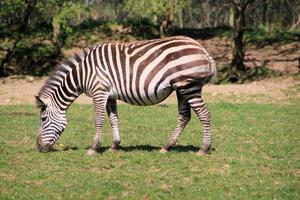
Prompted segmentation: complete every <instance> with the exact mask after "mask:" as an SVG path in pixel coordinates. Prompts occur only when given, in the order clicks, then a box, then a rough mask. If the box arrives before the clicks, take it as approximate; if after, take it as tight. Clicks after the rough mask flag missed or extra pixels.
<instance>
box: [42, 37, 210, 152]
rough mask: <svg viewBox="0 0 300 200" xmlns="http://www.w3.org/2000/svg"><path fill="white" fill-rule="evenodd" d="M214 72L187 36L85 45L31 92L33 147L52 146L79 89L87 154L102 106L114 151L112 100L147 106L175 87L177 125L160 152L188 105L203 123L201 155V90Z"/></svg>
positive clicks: (186, 116)
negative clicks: (89, 107) (90, 129)
mask: <svg viewBox="0 0 300 200" xmlns="http://www.w3.org/2000/svg"><path fill="white" fill-rule="evenodd" d="M215 76H216V66H215V62H214V60H213V59H212V57H211V56H210V55H209V54H208V53H207V51H206V50H205V49H204V48H203V47H202V46H201V45H200V44H199V43H197V42H196V41H195V40H193V39H191V38H188V37H182V36H180V37H171V38H165V39H156V40H149V41H140V42H133V43H104V44H101V45H98V46H95V47H93V48H87V49H85V50H84V51H83V52H82V53H81V54H77V55H75V56H74V57H72V58H70V59H68V60H67V61H65V62H63V63H62V64H60V65H59V66H58V67H57V68H56V70H54V72H53V73H52V75H51V76H50V78H49V79H48V80H47V82H46V83H45V85H44V86H43V87H42V88H41V90H40V92H39V94H38V96H36V103H37V105H38V107H40V108H41V113H40V130H39V134H38V136H37V148H38V149H39V151H42V152H48V151H51V150H53V145H54V143H55V142H56V141H57V139H58V138H59V136H60V135H61V133H62V132H63V130H64V129H65V127H66V125H67V120H66V112H67V109H68V107H69V106H70V104H72V102H73V101H74V100H75V99H76V98H77V97H78V96H79V95H80V94H81V93H85V94H86V95H87V96H89V97H92V99H93V104H94V112H95V126H96V133H95V136H94V140H93V144H92V147H91V148H90V149H89V150H88V151H87V154H88V155H91V154H93V153H94V152H95V151H96V149H97V148H98V147H99V146H100V143H101V129H102V126H103V121H104V116H105V110H106V111H107V114H108V118H109V122H110V124H111V126H112V130H113V143H112V145H111V149H113V150H117V149H118V146H119V144H120V135H119V119H118V113H117V103H116V100H117V99H118V100H122V101H124V102H126V103H129V104H133V105H141V106H148V105H154V104H157V103H159V102H161V101H163V100H164V99H166V98H167V97H168V96H169V95H170V94H171V93H172V92H173V91H174V90H175V91H176V94H177V100H178V112H179V115H178V123H177V127H176V128H175V130H174V131H173V132H172V133H171V136H170V138H169V140H168V142H167V143H166V145H165V146H164V147H162V149H161V152H167V151H168V150H169V149H170V148H171V147H172V146H174V145H175V143H176V141H177V139H178V137H179V136H180V134H181V132H182V131H183V129H184V127H185V126H186V125H187V123H188V122H189V120H190V118H191V109H193V110H194V111H195V113H196V114H197V116H198V117H199V119H200V121H201V122H202V124H203V144H202V147H201V148H200V150H199V152H198V153H199V154H200V155H205V154H206V153H207V152H208V151H209V149H210V148H211V115H210V112H209V111H208V109H207V107H206V105H205V103H204V102H203V99H202V97H201V90H202V87H203V86H204V85H205V84H207V83H209V82H211V81H212V80H213V79H214V77H215Z"/></svg>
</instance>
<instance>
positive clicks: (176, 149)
mask: <svg viewBox="0 0 300 200" xmlns="http://www.w3.org/2000/svg"><path fill="white" fill-rule="evenodd" d="M89 148H90V147H86V148H85V149H86V150H88V149H89ZM160 149H161V147H160V146H152V145H134V146H120V147H119V150H118V151H123V152H134V151H147V152H151V151H157V152H158V151H159V150H160ZM76 150H80V148H78V147H76V146H66V147H64V148H63V149H62V150H58V149H54V150H53V151H54V152H58V151H76ZM215 150H216V149H215V148H212V149H211V151H215ZM106 151H110V147H109V146H105V147H100V148H98V149H97V153H104V152H106ZM198 151H199V147H196V146H193V145H176V146H174V147H173V148H171V150H170V152H198Z"/></svg>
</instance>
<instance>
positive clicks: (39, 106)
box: [35, 96, 46, 108]
mask: <svg viewBox="0 0 300 200" xmlns="http://www.w3.org/2000/svg"><path fill="white" fill-rule="evenodd" d="M35 103H36V105H37V107H38V108H46V104H45V103H44V102H43V101H42V100H41V99H40V97H38V96H35Z"/></svg>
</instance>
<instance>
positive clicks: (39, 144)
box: [36, 136, 53, 153]
mask: <svg viewBox="0 0 300 200" xmlns="http://www.w3.org/2000/svg"><path fill="white" fill-rule="evenodd" d="M36 147H37V149H38V150H39V152H43V153H47V152H50V151H53V145H52V144H50V143H46V144H43V142H42V140H41V137H40V136H38V137H37V139H36Z"/></svg>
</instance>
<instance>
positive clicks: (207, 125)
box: [188, 94, 211, 156]
mask: <svg viewBox="0 0 300 200" xmlns="http://www.w3.org/2000/svg"><path fill="white" fill-rule="evenodd" d="M188 102H189V104H190V106H191V108H192V109H193V110H194V112H195V113H196V114H197V116H198V118H199V119H200V121H201V123H202V125H203V144H202V147H201V148H200V150H199V152H198V155H200V156H204V155H206V154H207V153H208V152H209V151H210V149H211V114H210V112H209V111H208V109H207V106H206V105H205V103H204V101H203V99H202V97H201V95H200V94H199V95H196V96H193V97H191V98H189V100H188Z"/></svg>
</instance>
